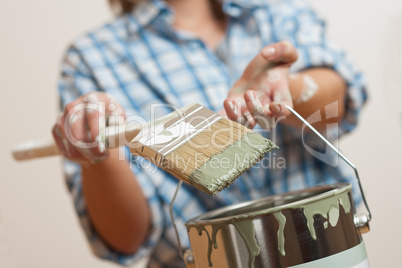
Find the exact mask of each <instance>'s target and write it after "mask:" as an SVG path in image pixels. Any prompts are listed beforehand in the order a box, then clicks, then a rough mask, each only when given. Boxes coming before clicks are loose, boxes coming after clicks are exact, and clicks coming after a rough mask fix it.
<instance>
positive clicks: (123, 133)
mask: <svg viewBox="0 0 402 268" xmlns="http://www.w3.org/2000/svg"><path fill="white" fill-rule="evenodd" d="M194 105H196V104H190V105H187V106H185V107H183V108H181V109H179V110H176V111H174V112H172V113H170V114H168V115H165V116H163V117H160V118H158V119H157V120H155V121H154V122H153V123H152V125H158V124H162V123H164V122H166V121H168V120H170V119H172V118H174V117H177V116H179V115H183V114H185V113H186V111H188V110H189V109H191V108H192V107H193V106H194ZM149 125H150V123H142V124H131V125H127V126H126V125H120V126H112V127H107V128H106V144H107V146H108V148H115V147H118V146H123V145H127V144H125V142H127V141H128V142H131V141H132V140H133V139H134V138H135V137H136V136H137V135H138V134H139V133H140V131H141V130H144V129H146V128H148V126H149ZM12 154H13V157H14V158H15V159H16V160H29V159H34V158H40V157H47V156H54V155H60V154H61V153H60V150H59V149H58V148H57V145H56V144H55V141H54V140H53V138H47V139H41V140H33V141H28V142H25V143H21V144H19V145H17V146H16V147H14V149H13V150H12Z"/></svg>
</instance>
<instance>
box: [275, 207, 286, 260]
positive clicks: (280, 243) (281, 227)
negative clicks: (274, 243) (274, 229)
mask: <svg viewBox="0 0 402 268" xmlns="http://www.w3.org/2000/svg"><path fill="white" fill-rule="evenodd" d="M274 216H275V218H276V220H277V221H278V224H279V228H278V249H279V252H280V253H281V254H282V256H285V255H286V252H285V233H284V230H285V225H286V217H285V215H283V214H282V212H281V211H279V212H276V213H274Z"/></svg>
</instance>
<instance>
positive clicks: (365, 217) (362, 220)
mask: <svg viewBox="0 0 402 268" xmlns="http://www.w3.org/2000/svg"><path fill="white" fill-rule="evenodd" d="M285 107H286V108H287V109H288V110H289V111H290V112H291V113H292V114H293V115H294V116H296V117H297V118H298V119H299V120H300V121H301V122H303V124H305V125H306V126H307V127H308V128H309V129H310V130H311V131H313V132H314V134H316V135H317V136H318V137H319V138H320V139H321V140H322V141H324V142H325V143H326V144H327V145H328V146H329V147H330V148H331V149H332V150H333V151H334V152H336V153H337V154H338V155H339V156H340V157H341V158H342V159H343V160H344V161H345V162H346V163H347V164H348V165H349V166H350V167H351V168H352V169H353V170H354V172H355V175H356V178H357V183H358V185H359V189H360V193H361V195H362V200H363V204H364V206H365V208H366V211H367V213H363V214H356V215H355V216H354V222H355V226H356V227H357V228H358V229H359V230H360V231H361V232H362V233H367V232H368V231H369V230H370V228H369V221H370V220H371V212H370V208H369V206H368V204H367V200H366V197H365V195H364V191H363V187H362V184H361V181H360V177H359V172H358V171H357V168H356V167H355V165H353V164H352V162H350V161H349V160H348V159H347V158H346V157H345V156H344V155H343V154H342V153H341V152H340V151H339V150H338V149H337V148H336V147H335V146H334V145H332V143H330V142H329V141H328V140H327V139H326V138H325V137H324V136H322V135H321V133H320V132H318V131H317V130H316V129H315V128H314V127H313V126H312V125H310V123H309V122H307V120H305V119H304V118H303V117H302V116H301V115H300V114H299V113H297V112H296V111H295V110H294V109H293V108H291V107H290V106H288V105H285Z"/></svg>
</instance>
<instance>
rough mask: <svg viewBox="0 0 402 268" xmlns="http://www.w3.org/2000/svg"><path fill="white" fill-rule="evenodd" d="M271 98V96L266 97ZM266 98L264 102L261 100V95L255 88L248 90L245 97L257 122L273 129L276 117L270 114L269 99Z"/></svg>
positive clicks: (265, 127) (268, 128)
mask: <svg viewBox="0 0 402 268" xmlns="http://www.w3.org/2000/svg"><path fill="white" fill-rule="evenodd" d="M266 98H269V97H266ZM266 98H265V99H264V104H263V103H262V102H261V99H262V98H261V97H260V96H258V94H257V92H256V91H254V90H248V91H247V92H246V93H245V94H244V99H245V101H246V104H247V108H248V110H249V111H250V113H251V115H252V116H253V118H254V120H255V122H256V123H258V124H259V125H260V126H261V127H262V128H264V129H267V130H271V129H272V128H274V123H275V119H274V118H273V117H272V116H271V115H270V114H269V101H270V100H269V99H266Z"/></svg>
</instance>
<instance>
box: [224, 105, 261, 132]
mask: <svg viewBox="0 0 402 268" xmlns="http://www.w3.org/2000/svg"><path fill="white" fill-rule="evenodd" d="M223 106H224V108H225V112H226V115H227V116H228V117H229V119H231V120H233V121H235V122H237V123H239V124H241V125H244V126H246V127H248V128H250V129H253V128H254V127H255V125H256V122H255V120H254V118H253V116H252V115H251V113H250V112H249V111H248V109H247V106H246V103H245V101H244V100H243V99H240V98H237V99H231V98H228V99H226V100H225V101H224V102H223Z"/></svg>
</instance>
